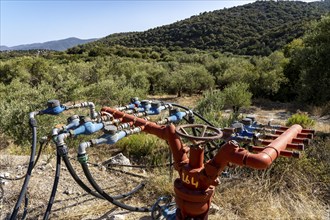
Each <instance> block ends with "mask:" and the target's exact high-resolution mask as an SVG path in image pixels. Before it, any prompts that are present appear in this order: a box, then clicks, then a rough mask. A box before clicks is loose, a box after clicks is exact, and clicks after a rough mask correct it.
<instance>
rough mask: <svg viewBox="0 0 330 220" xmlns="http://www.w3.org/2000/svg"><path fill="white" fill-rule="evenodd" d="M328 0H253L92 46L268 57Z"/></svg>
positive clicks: (322, 10) (317, 14)
mask: <svg viewBox="0 0 330 220" xmlns="http://www.w3.org/2000/svg"><path fill="white" fill-rule="evenodd" d="M329 6H330V4H329V3H328V2H313V3H305V2H294V1H281V2H270V1H260V2H259V1H257V2H254V3H251V4H246V5H243V6H239V7H233V8H229V9H223V10H216V11H212V12H204V13H201V14H199V15H196V16H192V17H190V18H188V19H185V20H182V21H178V22H175V23H173V24H169V25H165V26H161V27H157V28H153V29H150V30H147V31H144V32H131V33H122V34H112V35H109V36H107V37H105V38H103V39H100V40H99V41H96V42H95V43H92V44H90V45H86V46H87V47H85V48H90V47H93V46H95V45H98V46H101V47H108V46H111V45H117V44H118V45H123V46H127V47H148V46H161V47H170V48H174V47H181V48H184V47H190V48H198V49H203V50H204V49H211V50H217V51H221V52H231V53H234V54H244V55H269V54H270V53H271V52H272V51H275V50H277V49H279V48H281V47H283V46H284V45H285V44H287V43H289V42H290V41H292V40H293V39H295V38H297V37H300V36H302V35H303V33H304V30H305V28H306V27H305V25H306V23H307V22H310V21H311V20H313V19H319V18H320V17H321V15H323V14H325V13H327V12H328V11H329V8H330V7H329Z"/></svg>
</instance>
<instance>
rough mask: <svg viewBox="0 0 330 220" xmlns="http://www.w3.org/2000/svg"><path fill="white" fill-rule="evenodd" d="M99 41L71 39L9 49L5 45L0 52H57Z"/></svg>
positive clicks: (94, 39) (0, 47)
mask: <svg viewBox="0 0 330 220" xmlns="http://www.w3.org/2000/svg"><path fill="white" fill-rule="evenodd" d="M96 40H98V38H91V39H79V38H76V37H69V38H65V39H61V40H53V41H46V42H43V43H32V44H21V45H17V46H12V47H7V46H5V45H1V46H0V51H5V50H35V49H37V50H38V49H40V50H55V51H64V50H66V49H68V48H71V47H74V46H77V45H80V44H86V43H90V42H93V41H96Z"/></svg>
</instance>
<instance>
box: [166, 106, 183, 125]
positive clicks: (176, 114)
mask: <svg viewBox="0 0 330 220" xmlns="http://www.w3.org/2000/svg"><path fill="white" fill-rule="evenodd" d="M186 115H187V112H180V111H179V109H177V108H175V109H173V110H171V111H170V116H169V117H167V120H168V121H169V122H173V123H176V122H179V121H181V120H182V119H183V117H184V116H186Z"/></svg>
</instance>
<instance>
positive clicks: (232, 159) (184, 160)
mask: <svg viewBox="0 0 330 220" xmlns="http://www.w3.org/2000/svg"><path fill="white" fill-rule="evenodd" d="M102 111H106V112H108V113H110V114H112V115H113V117H114V118H116V119H120V120H121V121H122V122H132V123H133V125H135V126H144V132H147V133H150V134H154V135H156V136H157V137H159V138H161V139H164V140H167V141H168V143H169V146H170V148H171V151H172V154H173V158H174V168H175V169H176V170H177V171H178V172H179V174H180V178H178V179H176V180H175V181H174V192H175V195H176V196H175V200H176V203H177V206H178V209H177V213H176V218H177V219H186V218H194V219H203V220H206V219H207V217H208V210H209V208H210V204H211V199H212V196H213V194H214V190H215V186H217V185H218V184H219V182H218V181H217V178H218V176H219V174H220V173H221V172H222V171H223V170H224V169H225V167H226V166H227V165H228V163H234V164H237V165H240V166H248V167H251V168H255V169H266V168H268V167H269V166H270V165H271V164H272V163H273V162H274V160H275V159H276V158H277V157H279V156H292V157H297V156H298V154H297V153H295V152H291V151H287V150H286V148H287V147H288V148H289V147H291V148H294V149H301V148H302V146H303V145H301V144H300V145H298V144H294V143H302V142H303V141H305V142H307V141H306V140H309V139H300V138H297V137H298V136H299V134H300V133H312V134H314V131H310V130H302V127H301V126H300V125H293V126H291V127H290V128H283V129H281V130H283V133H281V134H280V135H276V136H270V138H271V139H273V140H271V141H270V142H269V141H268V142H267V141H265V142H264V143H263V144H267V145H266V146H265V147H262V148H260V147H252V149H253V150H255V151H257V152H258V153H257V154H254V153H251V152H249V151H248V150H246V149H244V148H241V147H240V146H239V145H238V144H237V143H236V142H235V141H228V142H226V143H225V144H224V145H222V146H221V148H220V149H219V151H218V152H217V154H216V155H215V156H214V157H213V159H211V160H209V161H207V162H206V163H204V148H203V146H202V143H203V142H205V141H208V140H205V139H203V137H204V136H205V134H206V133H207V132H206V129H207V128H205V127H202V132H201V133H200V134H199V138H198V139H197V142H196V141H195V142H194V141H193V143H194V144H193V145H192V146H191V147H190V150H189V149H188V147H187V146H186V145H185V144H183V143H182V141H181V140H180V138H179V137H178V135H177V134H179V135H180V134H182V133H183V134H184V135H183V136H185V137H186V138H187V137H188V139H189V138H194V137H191V135H189V134H187V132H184V131H182V130H181V133H180V129H181V128H180V127H179V132H177V133H176V130H175V126H174V125H173V124H171V125H167V126H160V125H157V124H156V123H154V122H150V121H147V120H144V119H142V118H137V117H136V116H133V115H128V114H125V113H123V112H120V111H117V110H115V109H112V108H109V107H104V108H102ZM189 127H194V125H189ZM184 128H187V127H184ZM177 131H178V130H177ZM214 131H215V130H214ZM215 132H216V131H215ZM230 133H231V132H230V131H224V137H223V138H226V137H227V136H228V137H229V136H230ZM217 135H218V136H221V135H220V133H218V134H217ZM217 135H215V136H217ZM218 136H217V138H218ZM300 136H301V135H300ZM302 136H304V135H302ZM311 137H312V136H311ZM211 139H212V138H211ZM195 140H196V139H195ZM199 141H202V142H199ZM188 152H189V157H188Z"/></svg>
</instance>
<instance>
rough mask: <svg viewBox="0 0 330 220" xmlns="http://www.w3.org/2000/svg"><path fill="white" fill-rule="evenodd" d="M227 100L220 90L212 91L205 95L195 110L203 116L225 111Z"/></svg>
mask: <svg viewBox="0 0 330 220" xmlns="http://www.w3.org/2000/svg"><path fill="white" fill-rule="evenodd" d="M224 105H225V100H224V96H223V93H222V92H221V91H220V90H210V91H206V92H205V93H204V94H203V98H202V99H201V100H200V101H199V103H198V104H197V106H196V108H195V110H196V111H197V112H199V113H200V114H202V115H205V114H207V113H208V112H219V111H221V110H222V109H223V107H224Z"/></svg>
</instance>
